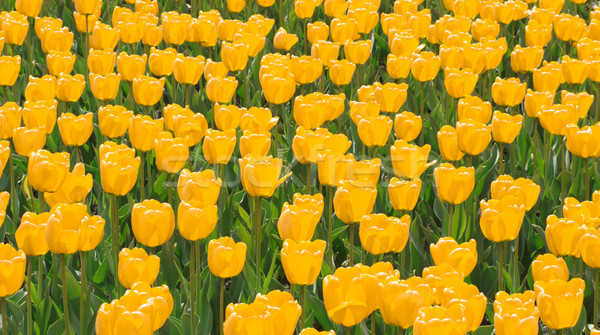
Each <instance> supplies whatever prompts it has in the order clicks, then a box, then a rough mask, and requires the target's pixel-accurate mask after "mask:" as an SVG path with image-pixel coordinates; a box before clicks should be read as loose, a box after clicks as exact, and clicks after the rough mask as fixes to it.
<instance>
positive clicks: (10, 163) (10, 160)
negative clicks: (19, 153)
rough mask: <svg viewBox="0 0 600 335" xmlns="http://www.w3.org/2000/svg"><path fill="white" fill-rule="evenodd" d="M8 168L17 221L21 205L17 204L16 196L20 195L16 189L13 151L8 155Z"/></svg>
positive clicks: (15, 220) (14, 214)
mask: <svg viewBox="0 0 600 335" xmlns="http://www.w3.org/2000/svg"><path fill="white" fill-rule="evenodd" d="M8 168H9V171H10V195H11V196H13V197H15V199H14V200H12V201H10V204H11V207H12V215H13V217H12V221H13V222H15V223H16V222H17V220H18V218H19V213H18V211H19V206H17V201H16V199H17V198H16V197H18V196H19V195H18V194H17V191H16V189H15V166H14V164H13V158H12V152H11V153H10V154H9V155H8Z"/></svg>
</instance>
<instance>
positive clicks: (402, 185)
mask: <svg viewBox="0 0 600 335" xmlns="http://www.w3.org/2000/svg"><path fill="white" fill-rule="evenodd" d="M421 185H422V182H421V179H418V178H417V179H414V180H400V179H398V178H396V177H393V178H392V179H391V180H390V182H389V185H388V193H389V196H390V202H391V203H392V207H393V208H394V209H395V210H398V211H412V210H413V209H414V208H415V205H416V204H417V201H418V200H419V195H420V193H421Z"/></svg>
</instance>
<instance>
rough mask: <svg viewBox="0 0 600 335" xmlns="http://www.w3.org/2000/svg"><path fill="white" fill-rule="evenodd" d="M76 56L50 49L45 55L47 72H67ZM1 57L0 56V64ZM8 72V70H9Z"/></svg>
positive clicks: (53, 73)
mask: <svg viewBox="0 0 600 335" xmlns="http://www.w3.org/2000/svg"><path fill="white" fill-rule="evenodd" d="M75 59H76V56H75V55H73V54H72V53H70V52H68V51H67V52H61V51H51V52H50V53H48V54H47V55H46V67H47V68H48V72H49V73H50V74H51V75H53V76H56V77H58V76H59V75H60V74H61V73H64V74H69V73H71V72H72V71H73V66H74V64H75ZM1 62H2V59H1V57H0V64H1ZM9 73H10V72H9Z"/></svg>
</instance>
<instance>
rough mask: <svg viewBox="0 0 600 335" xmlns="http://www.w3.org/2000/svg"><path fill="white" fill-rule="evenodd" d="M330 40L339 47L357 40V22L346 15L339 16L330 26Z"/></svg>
mask: <svg viewBox="0 0 600 335" xmlns="http://www.w3.org/2000/svg"><path fill="white" fill-rule="evenodd" d="M330 33H331V40H332V41H333V42H337V43H339V44H340V45H344V44H346V43H348V42H351V41H354V40H356V39H358V37H359V36H360V35H359V33H358V21H357V20H355V19H354V18H351V17H349V16H346V15H340V16H338V17H336V18H334V19H333V20H331V24H330Z"/></svg>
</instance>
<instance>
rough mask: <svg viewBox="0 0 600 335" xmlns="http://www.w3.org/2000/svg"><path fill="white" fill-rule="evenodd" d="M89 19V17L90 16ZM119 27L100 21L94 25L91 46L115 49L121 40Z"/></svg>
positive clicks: (99, 48)
mask: <svg viewBox="0 0 600 335" xmlns="http://www.w3.org/2000/svg"><path fill="white" fill-rule="evenodd" d="M88 21H89V18H88ZM119 36H120V34H119V29H117V28H112V27H111V26H109V25H107V24H103V23H99V24H97V25H95V27H93V30H92V36H91V40H90V42H91V47H92V48H93V49H97V50H111V51H112V50H114V49H115V47H116V46H117V43H118V42H119Z"/></svg>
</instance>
